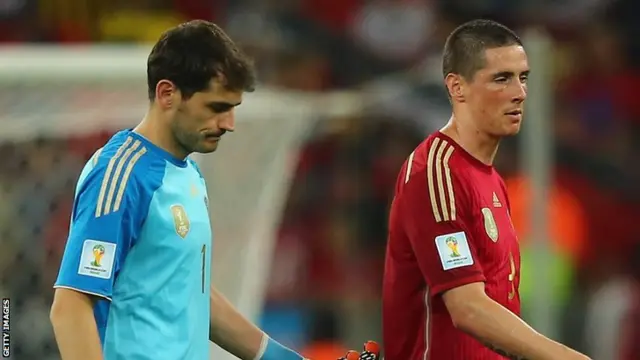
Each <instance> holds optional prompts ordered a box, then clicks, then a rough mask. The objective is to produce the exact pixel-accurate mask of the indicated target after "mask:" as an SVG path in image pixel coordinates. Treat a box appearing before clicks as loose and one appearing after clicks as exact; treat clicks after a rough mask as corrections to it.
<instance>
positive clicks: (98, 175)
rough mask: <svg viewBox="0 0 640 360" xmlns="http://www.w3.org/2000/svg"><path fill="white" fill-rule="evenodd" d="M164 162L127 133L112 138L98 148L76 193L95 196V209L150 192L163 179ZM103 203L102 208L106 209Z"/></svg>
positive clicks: (86, 167)
mask: <svg viewBox="0 0 640 360" xmlns="http://www.w3.org/2000/svg"><path fill="white" fill-rule="evenodd" d="M165 166H166V165H165V162H164V161H162V159H159V158H158V157H155V156H153V154H151V152H150V149H148V148H147V146H145V145H144V143H143V142H141V141H140V140H139V139H136V138H135V137H134V136H131V135H130V133H128V132H125V131H122V132H119V133H117V134H116V135H114V136H113V137H112V138H111V139H110V140H109V141H108V142H107V143H106V144H105V145H104V146H103V147H102V148H100V149H98V150H97V151H96V152H95V153H94V155H93V156H92V157H91V159H90V160H89V161H88V163H87V165H86V166H85V170H84V171H83V174H82V175H81V178H80V181H79V186H78V189H77V191H78V194H79V195H80V194H82V193H96V196H97V202H98V206H100V204H101V203H105V204H106V203H107V202H111V203H112V204H111V206H115V204H117V203H119V202H121V201H122V200H123V198H127V197H128V198H131V197H134V198H139V197H143V196H145V195H150V194H151V193H153V192H154V191H155V190H156V189H157V188H158V187H159V186H160V185H161V184H162V179H163V177H164V169H165ZM105 204H103V205H102V206H105V207H106V206H107V205H105Z"/></svg>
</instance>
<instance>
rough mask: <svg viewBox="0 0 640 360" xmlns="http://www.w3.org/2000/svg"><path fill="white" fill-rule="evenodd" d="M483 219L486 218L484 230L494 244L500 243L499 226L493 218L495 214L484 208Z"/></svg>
mask: <svg viewBox="0 0 640 360" xmlns="http://www.w3.org/2000/svg"><path fill="white" fill-rule="evenodd" d="M482 217H484V230H485V231H486V232H487V235H488V236H489V238H490V239H491V240H492V241H493V242H498V235H499V234H498V226H497V225H496V220H495V219H494V218H493V213H492V212H491V209H489V208H482Z"/></svg>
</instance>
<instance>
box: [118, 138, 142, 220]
mask: <svg viewBox="0 0 640 360" xmlns="http://www.w3.org/2000/svg"><path fill="white" fill-rule="evenodd" d="M146 152H147V148H145V147H142V148H141V149H140V150H138V152H136V153H135V154H134V155H133V156H132V157H131V161H129V164H128V165H127V169H126V170H125V171H124V176H123V177H122V181H121V182H120V187H119V188H118V194H117V195H116V203H115V204H114V205H113V211H114V212H116V211H118V210H120V204H121V203H122V197H123V196H124V191H125V189H126V188H127V183H128V182H129V176H130V175H131V171H132V170H133V167H134V166H135V165H136V163H137V162H138V160H140V158H141V157H142V155H144V154H145V153H146Z"/></svg>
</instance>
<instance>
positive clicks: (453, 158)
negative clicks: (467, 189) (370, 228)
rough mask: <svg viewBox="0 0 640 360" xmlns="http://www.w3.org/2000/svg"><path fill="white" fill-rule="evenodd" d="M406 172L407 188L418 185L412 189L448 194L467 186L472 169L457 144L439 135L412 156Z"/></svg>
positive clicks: (427, 139)
mask: <svg viewBox="0 0 640 360" xmlns="http://www.w3.org/2000/svg"><path fill="white" fill-rule="evenodd" d="M403 170H404V172H405V173H404V177H405V178H404V180H405V182H406V183H407V185H408V184H409V183H411V182H414V183H415V185H413V186H410V188H412V187H413V188H420V189H429V190H430V192H439V191H445V192H448V191H453V190H454V188H456V189H455V190H458V189H457V188H458V187H463V186H464V183H465V182H466V180H465V179H466V178H467V173H468V170H469V169H468V166H467V164H466V161H465V158H464V155H463V153H462V151H461V150H460V148H459V147H458V146H457V144H455V143H453V141H451V140H450V139H448V138H445V137H443V136H441V135H440V134H439V133H438V132H436V133H434V134H431V135H430V136H429V137H428V138H426V139H425V140H424V141H423V142H422V143H421V144H420V145H418V147H417V148H416V149H415V150H414V151H413V152H412V153H411V154H410V155H409V157H408V158H407V162H406V166H405V167H404V168H403ZM431 189H432V190H433V191H432V190H431Z"/></svg>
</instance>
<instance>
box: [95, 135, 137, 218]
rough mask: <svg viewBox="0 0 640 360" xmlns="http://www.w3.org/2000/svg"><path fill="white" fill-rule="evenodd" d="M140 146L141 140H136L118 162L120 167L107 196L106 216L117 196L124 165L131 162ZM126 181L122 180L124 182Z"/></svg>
mask: <svg viewBox="0 0 640 360" xmlns="http://www.w3.org/2000/svg"><path fill="white" fill-rule="evenodd" d="M138 146H140V140H136V141H135V142H134V143H133V145H132V146H131V147H129V148H128V149H127V151H125V152H124V155H122V157H121V158H120V160H118V166H117V167H116V172H115V173H114V174H113V179H112V181H111V184H110V185H109V195H107V202H106V203H105V206H104V214H105V215H107V214H108V213H110V212H111V205H112V204H113V197H114V196H115V194H116V188H117V186H118V179H119V178H120V173H122V169H123V168H124V164H125V163H126V162H127V160H129V157H130V156H131V154H133V152H134V151H135V150H136V149H137V148H138ZM124 180H125V179H122V181H124ZM122 181H121V182H122Z"/></svg>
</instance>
